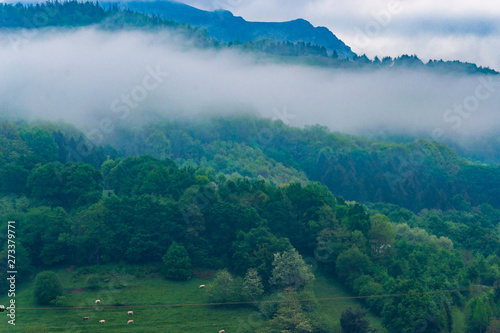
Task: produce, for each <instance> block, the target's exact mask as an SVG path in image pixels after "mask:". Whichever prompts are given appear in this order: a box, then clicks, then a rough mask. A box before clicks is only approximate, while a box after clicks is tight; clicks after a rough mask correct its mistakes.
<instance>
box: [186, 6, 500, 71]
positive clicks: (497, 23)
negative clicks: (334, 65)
mask: <svg viewBox="0 0 500 333" xmlns="http://www.w3.org/2000/svg"><path fill="white" fill-rule="evenodd" d="M180 2H184V3H187V4H189V5H192V6H195V7H198V8H201V9H206V10H214V9H227V10H230V11H231V12H233V13H234V14H235V15H237V16H242V17H243V18H245V19H246V20H248V21H288V20H293V19H296V18H304V19H306V20H308V21H310V22H311V23H312V24H313V25H314V26H325V27H327V28H329V29H330V30H331V31H332V32H333V33H334V34H335V35H337V37H339V38H340V39H342V40H343V41H344V42H345V43H346V44H348V45H349V46H350V47H351V48H352V49H353V51H354V52H356V53H358V54H366V55H368V56H369V57H371V58H373V57H375V56H376V55H377V56H379V57H380V56H387V55H388V56H398V55H401V54H417V55H418V56H419V57H420V58H422V59H424V60H428V59H441V58H442V59H444V60H462V61H469V62H475V63H478V64H480V65H483V66H489V67H493V68H495V69H497V70H500V52H499V50H500V1H498V0H474V1H472V0H439V1H436V0H402V1H393V0H180ZM377 19H378V20H377Z"/></svg>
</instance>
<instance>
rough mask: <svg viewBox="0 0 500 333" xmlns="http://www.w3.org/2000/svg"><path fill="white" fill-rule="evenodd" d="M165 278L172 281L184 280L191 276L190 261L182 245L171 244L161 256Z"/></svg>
mask: <svg viewBox="0 0 500 333" xmlns="http://www.w3.org/2000/svg"><path fill="white" fill-rule="evenodd" d="M163 264H164V265H165V268H164V270H165V276H166V277H167V279H172V280H186V279H188V278H190V277H191V275H192V267H191V259H189V255H188V253H187V251H186V248H185V247H184V246H182V245H179V244H177V243H176V242H172V245H170V247H169V248H168V251H167V253H166V254H165V255H164V256H163Z"/></svg>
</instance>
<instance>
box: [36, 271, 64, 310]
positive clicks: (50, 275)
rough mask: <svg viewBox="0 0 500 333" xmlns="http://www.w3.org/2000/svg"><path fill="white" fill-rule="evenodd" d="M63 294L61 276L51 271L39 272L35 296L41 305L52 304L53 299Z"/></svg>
mask: <svg viewBox="0 0 500 333" xmlns="http://www.w3.org/2000/svg"><path fill="white" fill-rule="evenodd" d="M62 295H63V290H62V285H61V281H60V280H59V277H58V276H57V275H56V274H55V273H54V272H50V271H45V272H41V273H38V274H37V276H36V278H35V290H34V294H33V296H34V297H35V302H36V303H37V304H40V305H47V304H50V302H51V301H52V300H55V299H57V297H58V296H62Z"/></svg>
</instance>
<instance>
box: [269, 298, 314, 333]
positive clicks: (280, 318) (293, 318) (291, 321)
mask: <svg viewBox="0 0 500 333" xmlns="http://www.w3.org/2000/svg"><path fill="white" fill-rule="evenodd" d="M281 298H282V300H281V302H280V303H279V305H278V310H277V313H276V315H275V316H274V317H273V319H272V325H273V326H274V327H276V328H277V329H278V330H279V331H280V332H297V333H306V332H313V327H312V325H311V323H310V322H309V320H308V319H307V317H306V316H305V314H304V313H303V311H302V308H301V306H300V303H299V302H298V301H297V300H296V298H295V293H294V292H293V291H292V290H287V291H286V292H285V293H283V294H282V297H281Z"/></svg>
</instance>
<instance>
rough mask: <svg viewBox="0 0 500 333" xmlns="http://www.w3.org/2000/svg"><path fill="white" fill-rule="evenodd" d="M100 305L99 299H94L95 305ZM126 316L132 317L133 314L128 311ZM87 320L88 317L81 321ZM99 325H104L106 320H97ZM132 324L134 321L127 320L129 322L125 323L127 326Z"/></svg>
mask: <svg viewBox="0 0 500 333" xmlns="http://www.w3.org/2000/svg"><path fill="white" fill-rule="evenodd" d="M100 303H101V300H100V299H96V300H95V304H100ZM127 314H128V315H129V316H132V315H133V314H134V311H128V312H127ZM89 319H90V317H83V321H88V320H89ZM99 323H101V324H105V323H106V320H104V319H101V320H99ZM133 323H134V321H133V320H129V321H127V324H133Z"/></svg>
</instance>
